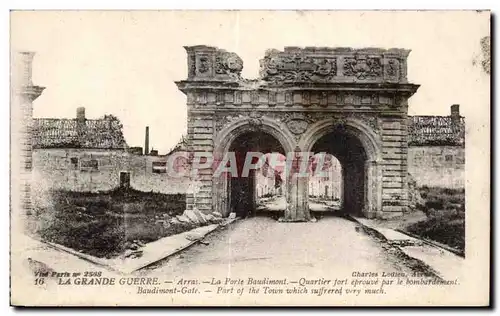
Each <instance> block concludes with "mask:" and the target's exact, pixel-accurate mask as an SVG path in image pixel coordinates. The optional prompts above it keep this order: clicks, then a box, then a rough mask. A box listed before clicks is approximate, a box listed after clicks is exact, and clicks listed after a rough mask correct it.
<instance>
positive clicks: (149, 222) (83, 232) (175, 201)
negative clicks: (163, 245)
mask: <svg viewBox="0 0 500 316" xmlns="http://www.w3.org/2000/svg"><path fill="white" fill-rule="evenodd" d="M185 206H186V205H185V195H183V194H174V195H170V194H161V193H153V192H141V191H137V190H134V189H116V190H112V191H106V192H98V193H82V192H72V191H62V190H57V191H53V192H52V206H51V207H47V208H43V209H37V210H36V213H35V218H34V220H35V221H36V225H32V226H31V227H32V233H34V234H36V235H38V236H39V237H40V238H42V239H43V240H46V241H50V242H54V243H57V244H61V245H64V246H66V247H70V248H72V249H75V250H77V251H80V252H83V253H87V254H90V255H93V256H97V257H107V258H110V257H114V256H117V255H119V254H120V253H122V252H123V251H124V250H125V249H126V248H127V245H129V244H130V242H131V241H140V242H143V243H147V242H151V241H154V240H157V239H159V238H162V237H166V236H170V235H174V234H177V233H180V232H184V231H187V230H190V229H192V228H194V225H192V224H184V223H180V224H173V225H169V224H168V223H169V220H170V219H171V218H172V217H173V216H176V215H180V214H182V213H183V211H184V209H185ZM162 221H164V222H162ZM164 223H166V224H164Z"/></svg>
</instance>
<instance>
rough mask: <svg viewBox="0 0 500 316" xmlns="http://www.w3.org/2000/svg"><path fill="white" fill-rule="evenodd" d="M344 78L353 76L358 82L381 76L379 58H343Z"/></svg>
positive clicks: (380, 60) (380, 61)
mask: <svg viewBox="0 0 500 316" xmlns="http://www.w3.org/2000/svg"><path fill="white" fill-rule="evenodd" d="M344 76H353V77H356V78H358V79H360V80H364V79H373V78H377V77H381V76H382V59H381V58H380V57H363V56H355V57H346V58H344Z"/></svg>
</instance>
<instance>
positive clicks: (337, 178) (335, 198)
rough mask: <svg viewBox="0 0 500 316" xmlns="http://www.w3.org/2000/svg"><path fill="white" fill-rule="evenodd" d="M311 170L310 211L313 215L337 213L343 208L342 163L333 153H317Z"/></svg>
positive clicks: (312, 160) (312, 161)
mask: <svg viewBox="0 0 500 316" xmlns="http://www.w3.org/2000/svg"><path fill="white" fill-rule="evenodd" d="M310 165H311V166H310V172H309V183H308V186H309V190H308V193H309V195H308V199H309V203H308V205H309V211H310V212H311V214H313V215H320V216H321V215H330V214H336V213H338V212H339V211H341V210H342V208H343V204H344V203H343V201H344V198H343V191H344V183H343V178H342V164H341V163H340V161H339V160H338V159H337V158H336V157H335V156H334V155H332V154H330V153H326V152H320V153H316V154H314V155H313V156H312V157H311V163H310Z"/></svg>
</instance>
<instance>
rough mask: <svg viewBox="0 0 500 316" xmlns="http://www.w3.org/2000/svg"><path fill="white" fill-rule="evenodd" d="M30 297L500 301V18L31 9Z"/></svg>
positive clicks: (17, 221)
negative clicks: (498, 124) (494, 216)
mask: <svg viewBox="0 0 500 316" xmlns="http://www.w3.org/2000/svg"><path fill="white" fill-rule="evenodd" d="M10 20H11V153H10V161H11V232H10V234H11V236H10V237H11V253H10V258H11V267H10V269H11V270H10V276H11V304H12V305H15V306H410V305H411V306H488V305H489V304H490V296H489V295H490V289H489V284H490V270H489V267H490V265H489V263H490V253H489V249H490V183H489V179H490V177H489V174H490V76H491V75H490V12H489V11H12V12H11V14H10Z"/></svg>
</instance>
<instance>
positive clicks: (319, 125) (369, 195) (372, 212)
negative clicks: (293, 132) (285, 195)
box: [299, 118, 382, 218]
mask: <svg viewBox="0 0 500 316" xmlns="http://www.w3.org/2000/svg"><path fill="white" fill-rule="evenodd" d="M336 126H342V127H344V130H345V132H346V133H348V134H350V135H352V136H354V137H356V138H357V139H358V140H359V141H360V143H361V145H362V146H363V148H364V151H365V153H366V156H367V157H366V161H365V165H364V174H365V178H364V179H365V180H364V188H363V190H364V191H363V193H364V207H363V209H362V214H363V215H364V216H365V217H368V218H373V217H381V215H382V185H381V183H382V145H381V140H380V137H379V136H378V135H377V134H376V133H375V131H374V130H373V129H372V128H371V127H370V126H368V125H366V124H365V123H363V122H362V121H361V120H358V119H355V118H346V119H343V120H342V121H340V122H339V121H338V120H337V119H335V118H330V119H325V120H321V121H318V122H316V123H314V124H312V125H311V126H309V128H308V129H307V130H306V132H305V133H304V135H302V137H301V139H300V141H299V147H300V148H302V149H303V150H304V151H306V152H311V151H312V149H313V146H314V144H315V143H316V142H317V141H318V140H319V139H321V138H322V137H324V136H325V135H327V134H329V133H331V132H332V131H333V130H334V129H333V128H334V127H336ZM307 189H308V188H307ZM307 191H308V190H306V192H304V193H303V194H304V196H303V199H304V200H307V199H308V194H309V193H308V192H307Z"/></svg>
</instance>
